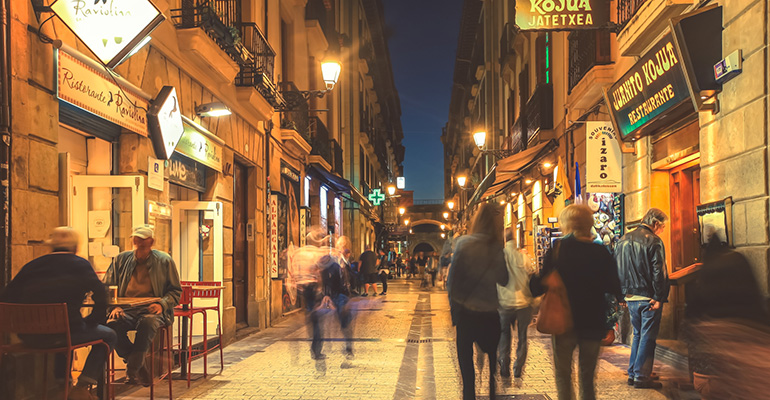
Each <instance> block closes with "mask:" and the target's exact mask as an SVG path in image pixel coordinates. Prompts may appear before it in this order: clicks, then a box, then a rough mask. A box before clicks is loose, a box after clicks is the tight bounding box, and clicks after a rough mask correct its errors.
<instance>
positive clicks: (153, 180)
mask: <svg viewBox="0 0 770 400" xmlns="http://www.w3.org/2000/svg"><path fill="white" fill-rule="evenodd" d="M147 164H148V165H147V187H149V188H150V189H155V190H160V191H161V192H162V191H163V176H164V175H163V173H164V171H163V166H164V161H163V160H158V159H157V158H153V157H147Z"/></svg>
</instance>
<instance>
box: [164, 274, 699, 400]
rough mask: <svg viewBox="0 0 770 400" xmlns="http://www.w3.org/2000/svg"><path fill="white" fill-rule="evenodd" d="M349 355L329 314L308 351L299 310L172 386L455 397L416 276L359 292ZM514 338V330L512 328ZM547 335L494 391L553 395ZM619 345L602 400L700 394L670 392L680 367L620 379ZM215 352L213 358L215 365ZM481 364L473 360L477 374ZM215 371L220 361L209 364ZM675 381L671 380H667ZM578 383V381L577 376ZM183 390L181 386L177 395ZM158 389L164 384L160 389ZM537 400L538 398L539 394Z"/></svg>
mask: <svg viewBox="0 0 770 400" xmlns="http://www.w3.org/2000/svg"><path fill="white" fill-rule="evenodd" d="M351 306H352V307H353V309H354V310H355V313H354V315H355V320H354V324H355V325H354V327H355V331H354V337H355V343H354V350H355V359H353V360H350V361H348V360H346V359H345V357H344V354H343V346H344V341H342V334H341V332H340V330H339V325H338V324H337V320H336V318H335V316H334V314H332V313H330V314H328V315H327V316H325V318H324V328H325V330H324V334H325V337H326V342H325V346H324V353H326V355H327V359H325V360H319V361H315V360H312V359H311V358H310V343H309V341H308V340H307V338H308V332H307V328H306V327H305V325H304V316H303V315H302V314H297V315H294V316H292V317H291V318H289V319H288V320H287V321H285V322H284V323H282V324H280V325H279V326H278V327H275V328H270V329H268V330H266V331H265V332H261V333H259V334H256V335H253V336H252V337H249V338H247V339H245V340H242V341H241V342H238V343H236V344H235V345H232V346H229V347H228V348H226V350H225V351H226V353H227V355H226V356H225V359H226V363H227V365H226V368H225V370H224V371H223V372H222V373H221V374H219V375H216V374H215V375H213V376H210V377H209V378H208V379H205V380H204V379H200V380H199V381H198V382H196V384H195V385H194V386H193V387H192V388H191V389H189V390H177V389H175V391H176V392H175V397H177V398H183V399H259V400H262V399H383V400H385V399H387V400H390V399H458V398H460V397H461V395H460V393H461V388H460V373H459V368H458V365H457V358H456V352H455V344H454V329H453V328H452V326H451V321H450V316H449V302H448V299H447V296H446V292H444V291H443V290H439V289H431V290H430V291H429V290H426V289H419V282H418V281H404V280H402V279H401V280H396V282H394V283H392V284H391V285H390V291H389V292H388V294H387V295H386V296H377V297H372V296H369V297H366V298H362V297H356V298H354V299H352V300H351ZM514 337H515V335H514ZM549 347H550V345H549V340H548V338H547V337H546V336H544V335H540V334H539V333H537V331H536V330H534V329H533V328H532V327H531V328H530V350H529V358H528V363H527V366H526V368H525V371H524V376H523V378H524V384H523V387H521V388H516V387H513V386H512V384H511V382H510V381H503V380H498V385H497V387H498V398H500V399H516V398H523V397H518V396H517V395H523V394H530V395H533V394H541V395H547V396H549V397H550V398H551V399H554V400H555V399H556V393H555V384H554V378H553V370H552V366H551V358H550V349H549ZM628 354H629V350H628V348H627V347H625V346H620V345H618V346H613V347H609V348H604V349H603V351H602V355H601V356H600V361H599V365H598V369H597V371H598V372H597V387H598V390H597V391H598V395H599V398H600V399H665V398H676V399H680V398H681V399H697V398H698V396H695V395H693V393H692V392H682V391H679V390H676V389H675V388H674V387H675V385H674V382H673V380H676V379H678V378H681V376H679V375H680V374H681V373H679V372H678V371H674V370H672V369H671V368H669V367H667V366H665V365H660V364H657V365H656V367H655V368H656V370H657V371H658V373H659V374H660V375H661V377H662V378H661V379H662V380H663V382H664V385H665V386H664V389H663V390H660V391H655V390H649V389H646V390H642V389H633V388H632V387H629V386H627V385H626V376H625V374H624V368H625V365H626V363H627V360H628ZM217 358H218V357H212V358H211V359H210V365H216V366H217V367H218V361H219V360H218V359H217ZM479 369H480V368H479V367H478V366H477V371H478V370H479ZM212 370H213V371H215V372H216V371H217V370H218V368H215V369H210V371H212ZM487 371H488V368H484V369H483V371H482V373H481V374H478V373H477V375H481V376H478V377H477V391H478V392H479V393H478V396H479V398H486V396H485V394H486V392H487V384H486V383H482V382H487V379H488V374H487ZM672 379H673V380H672ZM575 384H576V385H577V383H575ZM180 392H182V393H181V394H180ZM160 393H161V394H165V393H166V392H165V391H161V392H160ZM541 398H542V396H541Z"/></svg>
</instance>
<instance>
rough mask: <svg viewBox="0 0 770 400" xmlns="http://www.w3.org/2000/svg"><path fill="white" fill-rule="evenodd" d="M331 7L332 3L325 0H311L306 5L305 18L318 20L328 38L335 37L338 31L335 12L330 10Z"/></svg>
mask: <svg viewBox="0 0 770 400" xmlns="http://www.w3.org/2000/svg"><path fill="white" fill-rule="evenodd" d="M327 4H328V7H327ZM331 7H332V4H330V3H329V2H328V1H324V0H310V1H308V2H307V6H305V20H315V21H318V25H320V26H321V30H322V31H323V33H324V36H326V38H327V39H330V38H333V37H335V36H336V33H337V32H336V31H335V30H334V13H331V12H330V11H331Z"/></svg>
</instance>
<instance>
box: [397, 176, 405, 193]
mask: <svg viewBox="0 0 770 400" xmlns="http://www.w3.org/2000/svg"><path fill="white" fill-rule="evenodd" d="M396 188H398V189H400V190H404V189H406V178H405V177H403V176H399V177H397V178H396Z"/></svg>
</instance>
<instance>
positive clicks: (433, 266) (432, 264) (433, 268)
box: [426, 252, 438, 287]
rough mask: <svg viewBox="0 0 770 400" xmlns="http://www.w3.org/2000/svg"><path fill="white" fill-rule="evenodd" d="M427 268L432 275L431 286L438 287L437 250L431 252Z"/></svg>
mask: <svg viewBox="0 0 770 400" xmlns="http://www.w3.org/2000/svg"><path fill="white" fill-rule="evenodd" d="M426 269H427V271H428V275H430V283H431V286H433V287H436V275H438V258H436V253H435V252H433V253H431V254H430V257H429V258H428V264H427V266H426Z"/></svg>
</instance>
